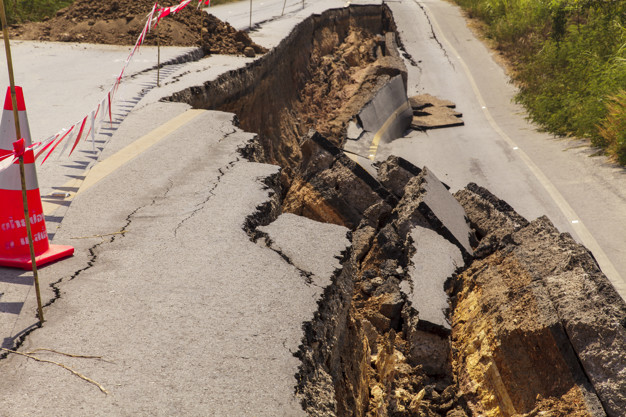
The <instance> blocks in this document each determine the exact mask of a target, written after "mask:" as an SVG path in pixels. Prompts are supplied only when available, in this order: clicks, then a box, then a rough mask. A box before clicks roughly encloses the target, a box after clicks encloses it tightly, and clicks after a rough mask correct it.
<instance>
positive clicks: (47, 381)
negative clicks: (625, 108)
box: [0, 0, 626, 416]
mask: <svg viewBox="0 0 626 417" xmlns="http://www.w3.org/2000/svg"><path fill="white" fill-rule="evenodd" d="M256 4H257V3H256V2H255V3H253V6H254V5H256ZM267 4H268V6H267V7H266V10H265V11H264V12H263V13H261V12H260V13H258V14H257V13H253V23H254V22H262V21H265V20H268V19H272V18H273V16H279V15H280V12H281V9H282V2H280V1H276V2H268V3H267ZM299 4H300V5H301V3H297V2H293V3H288V8H287V10H286V11H287V13H286V15H285V16H283V17H279V18H277V19H274V20H270V21H267V22H266V23H263V24H262V25H260V26H259V27H258V28H256V29H255V30H254V31H253V33H252V35H253V38H254V39H255V40H256V41H257V42H260V43H261V44H263V45H265V46H272V45H275V44H276V43H277V42H278V41H279V40H280V39H281V38H282V37H284V36H286V35H287V34H288V33H289V32H290V30H291V28H292V27H293V25H294V24H296V23H297V22H298V21H300V20H301V19H302V18H304V17H305V16H306V15H307V14H310V13H311V12H313V11H316V12H317V11H321V10H323V9H324V8H330V7H341V6H342V5H343V2H338V1H334V0H333V1H327V2H315V3H305V5H306V8H305V10H298V7H299V6H298V5H299ZM246 6H248V7H249V3H247V2H242V3H235V4H233V5H229V6H220V7H219V8H218V7H215V8H212V9H211V11H212V12H215V13H216V14H218V13H220V14H218V16H219V17H220V18H222V19H225V20H229V21H231V20H230V18H228V17H226V16H225V15H224V14H221V13H222V11H225V12H226V13H228V12H229V10H232V15H233V16H232V21H231V23H232V24H234V25H235V26H237V27H245V26H246V25H247V24H249V23H247V22H246V20H247V19H246V15H245V13H246ZM389 6H390V7H391V9H392V10H393V12H394V16H395V18H396V21H397V24H398V27H399V31H400V36H401V38H402V41H403V44H404V47H405V48H406V52H407V53H408V54H410V56H411V57H412V61H413V62H415V65H413V64H411V61H407V65H408V68H409V89H410V91H409V94H414V93H418V92H419V93H421V92H427V93H431V94H434V95H437V96H440V97H441V98H445V99H449V100H452V101H455V102H456V104H457V109H458V110H459V111H461V112H463V114H464V116H463V117H464V120H465V126H463V127H458V128H451V129H442V130H438V131H431V132H428V133H427V134H426V133H419V132H413V133H410V134H409V135H408V136H407V137H405V138H399V139H396V140H394V141H392V142H390V143H384V144H381V145H380V146H379V148H378V153H377V155H376V158H377V159H384V158H385V157H386V156H387V155H388V154H391V153H394V154H397V155H400V156H403V157H405V158H407V159H409V160H411V161H412V162H414V163H415V164H417V165H426V166H428V167H429V168H431V169H432V170H433V171H434V172H435V173H436V175H437V176H438V177H439V178H440V179H441V180H443V181H445V182H447V183H448V184H449V185H451V186H452V188H453V189H458V188H461V187H463V186H464V185H465V184H466V183H468V182H470V181H473V182H476V183H478V184H480V185H484V186H486V187H487V188H489V189H490V190H491V191H492V192H494V193H495V194H497V195H498V196H499V197H501V198H503V199H505V200H506V201H508V202H509V203H510V204H511V205H513V206H514V207H515V208H516V209H517V210H518V211H519V212H520V213H521V214H522V215H524V216H526V217H528V218H529V219H532V218H534V217H537V216H539V215H543V214H546V215H548V216H549V217H550V218H551V219H552V220H553V222H554V223H555V224H556V225H557V226H558V227H559V228H560V229H561V230H562V231H568V232H571V233H572V234H574V235H575V236H576V238H577V239H579V240H581V241H582V242H583V243H584V244H585V245H587V246H588V247H590V249H592V251H593V252H594V254H595V256H596V258H598V260H599V261H600V264H601V266H602V267H603V269H604V270H605V272H606V273H607V275H609V276H610V277H611V278H612V279H613V282H614V283H616V286H617V287H618V288H619V287H620V285H623V281H621V278H620V275H621V276H622V277H623V276H625V275H626V272H625V271H626V256H625V255H626V245H625V244H624V239H623V236H626V223H625V221H624V219H626V211H625V210H626V205H625V204H624V203H625V202H626V197H625V194H624V193H625V192H626V183H625V181H626V177H625V176H624V170H623V169H622V168H617V167H615V166H613V165H611V164H610V163H608V162H607V161H606V160H605V159H604V158H603V157H589V155H590V154H591V153H593V150H590V149H589V148H587V147H585V146H581V145H583V143H582V142H580V141H571V140H567V141H566V140H556V139H554V138H551V137H550V136H549V135H545V134H541V133H538V132H537V131H536V129H535V128H534V127H533V126H532V125H530V124H528V123H527V122H526V121H525V119H524V113H523V111H522V109H520V108H518V107H517V106H515V105H513V104H511V101H510V100H511V97H512V95H513V94H514V89H513V87H512V86H511V85H510V84H508V83H507V78H506V76H505V75H504V73H503V71H502V69H501V68H500V67H499V66H498V65H497V64H496V63H495V62H494V60H493V58H492V56H491V54H490V52H489V51H488V50H487V49H485V47H484V46H483V45H482V44H481V43H480V41H478V40H477V39H476V38H475V37H474V36H473V35H472V33H471V32H470V31H469V30H468V29H467V28H466V26H465V25H464V23H463V20H462V18H461V16H460V13H459V11H458V9H457V8H455V7H454V6H451V5H450V4H449V3H446V2H443V1H437V0H431V1H427V2H421V3H416V2H414V1H409V0H403V1H401V2H390V3H389ZM300 7H301V6H300ZM229 8H232V9H229ZM253 10H254V9H253ZM247 11H248V12H249V9H248V10H247ZM264 13H265V14H264ZM247 17H248V19H249V16H247ZM37 45H38V44H33V43H23V44H22V47H23V48H25V49H24V52H23V55H21V56H28V55H29V54H31V53H32V52H28V50H29V48H31V49H30V50H31V51H32V48H36V47H38V46H37ZM42 47H43V46H42ZM82 47H83V48H84V49H83V50H80V49H79V47H76V48H77V49H76V51H74V52H67V51H68V46H67V45H66V46H58V48H59V49H54V45H52V46H50V45H48V44H46V45H45V48H52V49H50V50H48V49H46V51H48V52H46V54H41V56H40V58H39V59H40V61H41V62H39V64H41V65H42V66H44V67H46V68H49V72H50V73H53V74H59V73H60V74H63V71H65V68H66V65H67V64H66V63H65V64H64V63H63V61H66V60H64V59H61V58H62V57H63V54H64V53H67V54H70V53H76V56H77V57H79V56H80V57H87V56H91V57H92V58H91V59H89V60H85V61H82V60H79V59H75V60H74V63H75V66H80V65H85V66H84V67H82V68H76V71H77V72H76V73H75V75H73V76H69V77H68V78H72V79H73V78H79V77H80V84H79V87H76V86H73V85H70V84H68V83H67V82H66V81H65V80H64V79H63V77H60V78H59V77H57V78H58V79H57V80H56V81H55V83H57V85H61V86H64V88H65V89H64V90H56V89H55V88H51V85H52V83H49V82H47V81H45V79H44V77H43V75H42V71H41V67H37V66H36V65H29V67H30V68H24V69H23V72H21V73H20V76H21V80H24V81H25V82H27V80H31V79H32V78H34V77H38V78H37V80H40V81H38V83H39V84H37V83H34V84H33V85H34V86H35V88H33V89H31V92H30V93H29V92H28V90H27V93H26V94H27V97H26V101H27V108H31V107H30V106H29V103H30V102H33V103H35V102H36V103H37V106H38V107H35V106H33V107H32V113H30V112H29V117H30V118H31V120H33V122H32V124H33V125H35V124H37V127H36V128H34V129H33V130H34V131H35V132H36V134H37V135H42V136H45V135H47V134H52V133H55V132H56V131H57V130H58V129H59V128H60V127H64V126H65V125H67V124H70V123H73V122H75V121H76V119H78V118H80V117H81V116H82V115H83V114H84V113H83V112H84V111H85V110H86V111H89V110H90V109H91V107H92V106H94V105H96V104H97V102H98V100H99V99H100V96H99V92H101V91H104V89H106V88H107V86H108V85H109V84H108V81H110V78H108V81H107V79H106V77H112V76H113V75H114V74H116V73H118V71H119V68H120V67H121V61H119V62H117V63H116V62H115V60H116V59H118V58H116V57H114V55H115V51H108V50H107V51H108V52H106V53H105V52H99V51H104V49H102V48H100V47H96V46H86V45H85V46H82ZM64 48H65V49H64ZM105 49H106V48H105ZM83 51H84V52H83ZM143 51H145V52H142V53H146V54H148V55H145V58H142V59H146V62H143V63H142V62H139V66H138V67H137V68H136V69H134V70H132V71H130V72H129V75H128V77H127V78H126V80H125V81H126V82H125V84H124V85H125V86H127V88H128V89H126V90H124V89H122V90H121V91H122V93H121V94H122V95H121V98H122V102H121V103H120V104H121V105H120V106H119V107H118V108H117V112H116V114H117V117H116V125H115V128H114V129H112V130H109V131H104V132H103V134H102V135H101V136H99V137H98V140H99V142H97V148H96V151H95V153H93V152H94V151H93V150H92V149H91V144H89V143H87V144H85V146H84V147H83V148H81V149H80V150H79V151H77V153H76V155H80V158H79V159H78V161H79V162H78V163H76V162H75V161H73V160H69V159H66V158H65V157H62V158H60V159H59V160H53V161H50V162H51V164H50V165H49V167H47V168H43V169H42V171H40V183H41V185H42V188H43V189H45V190H65V189H67V190H69V191H70V192H71V197H70V198H69V199H67V200H66V201H60V202H58V203H57V204H56V206H57V207H53V208H52V209H51V210H52V211H51V212H50V213H51V215H49V216H47V220H48V223H49V224H54V225H55V226H53V228H52V229H53V232H55V233H54V241H55V242H56V243H60V244H72V245H74V246H75V247H76V249H77V251H76V255H75V256H74V257H73V258H71V259H68V260H65V261H63V262H59V263H56V264H54V265H51V266H49V267H46V268H43V269H42V272H41V279H42V288H43V295H44V299H45V300H50V301H52V300H54V303H53V304H52V305H51V306H50V307H47V308H46V313H47V319H48V322H47V323H46V324H45V325H44V327H43V328H42V329H39V330H37V331H35V332H33V333H31V334H30V335H29V336H28V337H27V338H26V339H25V341H24V345H23V350H24V351H28V350H33V349H37V348H49V349H54V350H57V351H64V352H69V353H79V354H84V355H98V356H102V357H103V359H104V360H93V359H84V358H68V357H64V356H60V355H59V354H55V353H50V352H48V353H45V352H39V355H40V356H41V357H44V358H45V359H49V360H53V361H58V362H62V363H64V364H66V365H68V366H71V367H72V368H73V369H76V370H77V371H78V372H80V373H82V374H84V375H86V376H88V377H90V378H93V379H94V380H95V381H97V382H99V383H101V384H102V385H103V387H104V388H106V389H107V390H108V391H109V395H104V394H103V393H102V392H100V390H99V389H98V388H97V387H95V386H94V385H92V384H89V383H88V382H86V381H84V380H81V379H78V378H77V377H75V376H73V375H71V374H70V373H68V372H67V371H66V370H64V369H61V368H59V367H56V366H54V365H51V364H45V363H37V362H33V361H31V360H28V359H26V358H23V357H17V356H11V357H10V358H9V359H7V360H3V361H0V374H2V376H3V377H2V378H1V379H0V392H2V397H1V401H0V403H1V404H2V406H1V408H0V414H2V415H7V416H27V415H41V414H44V413H45V414H47V415H77V416H83V415H164V416H165V415H176V414H178V415H203V416H205V415H217V416H227V415H238V416H239V415H242V416H243V415H250V416H261V415H267V416H277V415H285V416H294V415H300V414H301V410H300V406H299V404H298V403H297V401H296V400H295V398H294V396H293V386H294V384H295V380H294V378H293V375H294V373H295V371H296V369H297V366H298V361H297V359H295V358H294V357H293V352H294V351H295V350H296V349H297V346H298V343H299V342H300V339H301V337H302V329H301V325H302V323H303V322H304V321H306V320H310V319H311V318H312V317H313V313H314V311H315V310H316V308H317V305H316V301H317V300H318V299H319V296H320V293H321V291H322V288H323V286H324V285H327V283H328V279H329V276H328V275H329V274H331V273H332V270H333V269H334V268H335V267H337V266H338V264H337V256H338V255H339V253H340V252H341V250H342V248H343V247H345V245H346V244H347V241H346V240H345V229H343V228H340V227H334V226H329V225H321V224H315V222H310V221H306V220H302V219H298V218H294V217H291V216H287V217H281V218H279V219H278V220H277V221H276V222H275V223H273V224H272V225H270V226H268V227H266V228H263V232H265V233H267V234H268V235H269V236H270V237H271V241H272V245H271V247H266V246H265V245H264V243H263V242H262V241H260V242H256V243H255V242H253V241H252V240H251V239H250V237H249V236H248V235H247V234H246V233H245V231H244V230H243V228H242V225H243V224H244V223H245V222H246V220H247V219H250V216H254V215H255V214H256V215H261V213H260V212H259V209H258V207H259V206H260V205H261V204H263V203H269V202H271V201H272V198H273V197H272V192H271V189H268V186H267V184H268V182H270V183H271V179H272V178H273V177H274V176H275V175H276V172H277V169H276V167H273V166H270V165H265V164H257V163H250V162H247V161H244V160H242V159H241V158H240V155H239V154H238V153H237V152H236V148H237V146H241V145H243V144H245V143H246V142H247V141H248V140H250V139H251V137H252V135H251V134H248V133H245V132H241V131H240V130H238V129H236V128H234V127H233V125H232V116H231V115H227V114H224V113H219V112H206V111H193V110H190V109H189V108H188V106H186V105H183V104H179V103H160V102H158V99H159V98H160V97H162V96H167V95H168V94H171V92H173V91H177V90H180V89H183V88H185V87H188V86H191V85H199V84H201V83H202V82H204V81H206V80H207V79H213V78H215V77H217V76H218V75H219V74H220V73H222V72H224V71H228V70H231V69H233V68H238V67H242V66H244V65H245V64H246V63H247V62H249V59H246V58H228V57H211V58H209V59H207V60H201V61H196V62H190V63H187V64H180V65H173V66H170V67H168V68H167V69H166V70H165V72H164V75H165V79H164V80H163V86H162V87H161V88H155V84H156V83H155V77H156V74H155V72H154V71H144V70H146V69H148V68H150V67H151V65H153V64H152V61H151V60H154V55H153V51H154V50H151V49H144V50H143ZM109 52H113V55H108V53H109ZM126 52H127V51H124V50H121V51H120V55H121V56H120V57H119V59H122V60H123V59H125V57H126ZM186 52H189V50H187V49H179V50H176V49H172V50H171V53H172V55H179V54H184V53H186ZM16 56H20V55H19V53H18V54H17V55H16ZM105 56H106V59H107V60H108V61H107V64H106V65H101V66H99V65H100V64H98V62H100V60H101V59H102V58H104V57H105ZM148 56H150V57H149V58H148ZM46 60H48V61H46ZM46 62H47V63H46ZM103 62H104V61H103ZM117 64H119V65H120V67H118V65H117ZM98 66H99V67H98ZM96 67H97V68H96ZM37 68H39V70H37ZM73 69H74V68H73ZM30 70H32V71H33V72H32V73H29V71H30ZM107 74H109V75H107ZM103 77H105V78H103ZM18 82H20V83H22V84H24V85H25V82H22V81H19V80H18ZM25 87H26V85H25ZM55 91H56V93H55ZM58 91H62V93H59V92H58ZM73 91H75V92H79V91H82V92H85V93H84V94H72V92H73ZM59 94H62V97H63V100H62V104H63V106H66V107H63V109H64V110H62V111H60V110H58V109H56V107H54V106H46V105H45V103H47V102H49V101H50V100H52V98H53V97H54V96H55V95H59ZM29 97H32V98H29ZM42 103H43V104H44V105H42ZM47 107H49V110H46V108H47ZM36 108H38V110H35V109H36ZM35 114H37V115H39V114H43V115H44V116H42V117H43V118H44V119H45V120H47V122H42V121H40V120H39V117H36V116H35ZM35 118H37V120H35ZM226 139H227V140H226ZM190 149H191V150H193V152H186V150H190ZM119 151H121V152H119ZM124 155H125V156H128V155H132V158H131V160H130V161H128V160H125V159H124ZM80 161H83V162H80ZM96 161H98V163H97V164H96V163H95V162H96ZM44 167H46V165H44ZM88 168H92V169H91V172H90V173H89V175H87V176H86V174H87V171H86V170H87V169H88ZM85 176H86V178H85ZM72 180H77V181H78V182H77V183H76V184H75V185H74V186H69V187H67V186H65V184H66V183H67V182H68V181H72ZM50 204H53V203H50ZM57 225H60V227H58V226H57ZM49 229H50V226H49ZM303 236H305V237H307V238H310V239H302V237H303ZM313 237H315V239H313ZM307 244H308V246H307ZM278 252H280V253H278ZM234 254H237V255H234ZM240 254H245V255H240ZM281 254H282V256H281ZM602 254H604V255H605V256H603V255H602ZM283 256H287V257H288V258H289V260H290V263H289V262H287V261H286V260H285V259H284V258H283ZM312 260H315V262H312ZM322 266H324V267H322ZM303 271H305V272H308V273H310V274H312V275H313V276H315V279H313V280H312V282H307V281H306V280H305V279H304V277H303V276H302V272H303ZM77 278H78V279H77ZM51 283H55V288H57V289H58V292H55V291H53V289H52V287H50V286H49V284H51ZM622 288H623V287H622ZM0 293H2V294H1V295H0V332H1V333H0V335H1V337H2V340H3V346H10V345H11V344H12V343H13V342H14V341H15V340H18V339H19V338H20V337H21V336H22V335H23V334H24V333H25V332H27V331H28V330H30V329H32V326H33V324H34V323H35V318H34V311H35V301H34V294H33V293H34V292H33V291H32V278H31V277H30V275H29V273H22V272H20V271H14V270H8V269H0ZM622 294H623V293H622Z"/></svg>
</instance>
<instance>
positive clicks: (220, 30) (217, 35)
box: [12, 0, 266, 54]
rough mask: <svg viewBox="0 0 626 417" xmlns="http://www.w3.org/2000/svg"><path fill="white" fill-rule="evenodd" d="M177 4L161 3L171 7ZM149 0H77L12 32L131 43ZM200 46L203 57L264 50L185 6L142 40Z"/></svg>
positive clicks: (17, 36) (50, 38)
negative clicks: (207, 54) (247, 49)
mask: <svg viewBox="0 0 626 417" xmlns="http://www.w3.org/2000/svg"><path fill="white" fill-rule="evenodd" d="M175 4H178V1H164V2H163V4H161V6H172V5H175ZM153 5H154V2H153V1H149V0H115V1H106V0H94V1H89V0H77V1H76V2H75V3H74V4H72V5H71V6H69V7H66V8H65V9H61V10H59V11H58V12H57V14H56V16H54V17H51V18H48V19H45V21H43V22H34V23H26V24H23V25H19V26H16V27H14V28H13V29H12V36H13V38H14V39H23V40H39V41H57V42H85V43H101V44H109V45H134V44H135V42H136V41H137V37H138V36H139V34H140V33H141V31H142V29H143V28H144V25H145V22H146V17H147V14H148V13H149V11H150V10H151V8H152V6H153ZM157 36H159V38H160V43H161V45H163V46H202V47H203V49H204V50H205V52H207V53H209V52H210V53H223V54H243V53H244V49H245V48H246V47H252V48H253V49H254V51H255V52H256V53H262V52H265V51H266V50H265V49H264V48H262V47H260V46H258V45H256V44H254V43H253V42H252V41H251V40H250V38H249V37H248V35H247V34H246V33H244V32H241V31H237V30H235V29H234V28H233V27H232V26H230V25H229V24H228V23H225V22H221V21H220V20H219V19H217V18H216V17H214V16H210V15H207V14H206V13H205V12H204V11H203V10H201V9H197V8H196V7H195V6H194V5H190V6H188V7H187V8H185V9H184V10H183V11H181V12H180V13H177V14H175V15H170V16H168V17H166V18H164V19H163V20H161V22H160V23H159V26H158V30H153V31H152V32H151V33H150V34H149V35H148V37H147V38H146V42H145V44H146V45H156V44H157Z"/></svg>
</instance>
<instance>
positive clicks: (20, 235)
mask: <svg viewBox="0 0 626 417" xmlns="http://www.w3.org/2000/svg"><path fill="white" fill-rule="evenodd" d="M26 196H27V198H28V208H29V218H30V227H31V232H32V235H33V245H34V248H35V262H36V263H37V266H42V265H45V264H48V263H50V262H54V261H56V260H58V259H61V258H65V257H67V256H72V255H73V254H74V248H73V247H71V246H63V245H50V244H49V242H48V234H47V232H46V224H45V220H44V215H43V209H42V206H41V198H40V195H39V189H34V190H28V191H27V192H26ZM0 201H7V202H12V204H7V205H6V206H5V207H4V208H3V210H2V215H1V216H0V237H1V238H0V246H1V247H0V266H8V267H14V268H23V269H32V267H33V265H32V261H31V257H30V247H29V245H28V232H27V231H26V222H25V219H24V206H23V204H22V191H21V190H0Z"/></svg>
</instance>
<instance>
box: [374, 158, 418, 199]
mask: <svg viewBox="0 0 626 417" xmlns="http://www.w3.org/2000/svg"><path fill="white" fill-rule="evenodd" d="M420 172H422V170H421V169H420V168H418V167H416V166H415V165H413V164H412V163H410V162H409V161H407V160H406V159H404V158H400V157H398V156H394V155H390V156H389V157H388V158H387V159H386V160H385V161H383V162H382V163H381V164H380V165H379V166H378V180H379V181H380V183H381V184H382V185H384V186H385V187H386V188H387V189H388V190H389V191H391V192H392V193H393V194H394V195H395V196H396V197H398V198H402V195H404V187H405V186H406V184H407V183H408V182H409V180H410V179H411V178H413V177H415V176H416V175H419V173H420Z"/></svg>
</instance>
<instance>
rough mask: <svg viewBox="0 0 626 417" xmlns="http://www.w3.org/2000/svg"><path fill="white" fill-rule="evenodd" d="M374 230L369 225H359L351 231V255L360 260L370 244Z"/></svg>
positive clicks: (357, 260) (355, 259) (356, 260)
mask: <svg viewBox="0 0 626 417" xmlns="http://www.w3.org/2000/svg"><path fill="white" fill-rule="evenodd" d="M375 234H376V230H375V229H374V228H373V227H371V226H364V227H360V228H358V229H357V230H355V231H354V232H353V233H352V257H353V259H354V261H355V262H361V260H362V259H363V257H364V256H365V255H366V254H367V252H368V251H369V250H370V248H371V246H372V240H373V239H374V235H375Z"/></svg>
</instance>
